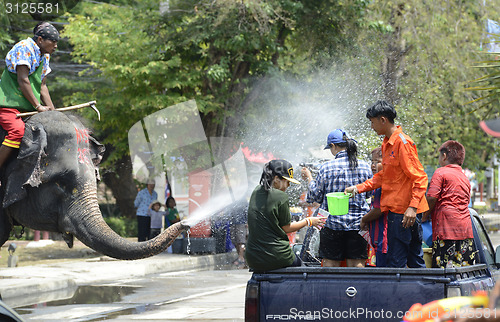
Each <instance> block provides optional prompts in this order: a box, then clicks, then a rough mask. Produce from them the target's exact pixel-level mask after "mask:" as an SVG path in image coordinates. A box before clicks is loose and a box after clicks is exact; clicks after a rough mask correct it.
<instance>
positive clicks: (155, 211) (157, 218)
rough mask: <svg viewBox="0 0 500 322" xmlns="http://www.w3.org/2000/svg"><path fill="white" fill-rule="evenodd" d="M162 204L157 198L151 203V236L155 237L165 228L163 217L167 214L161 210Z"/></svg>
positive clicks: (149, 212)
mask: <svg viewBox="0 0 500 322" xmlns="http://www.w3.org/2000/svg"><path fill="white" fill-rule="evenodd" d="M161 206H162V204H161V203H160V202H159V201H158V200H155V201H153V202H152V203H151V204H150V205H149V209H148V215H149V217H150V218H151V229H150V232H149V238H150V239H153V238H155V237H156V236H158V235H159V234H160V233H161V229H162V228H163V227H162V226H163V217H164V216H165V215H166V212H165V211H160V208H161Z"/></svg>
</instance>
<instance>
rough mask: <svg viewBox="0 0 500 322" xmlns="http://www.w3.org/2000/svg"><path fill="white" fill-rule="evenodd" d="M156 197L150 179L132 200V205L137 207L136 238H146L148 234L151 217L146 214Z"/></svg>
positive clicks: (153, 183)
mask: <svg viewBox="0 0 500 322" xmlns="http://www.w3.org/2000/svg"><path fill="white" fill-rule="evenodd" d="M157 199H158V194H157V193H156V191H155V181H154V180H152V179H150V180H148V182H147V184H146V188H144V189H142V190H141V191H139V192H138V193H137V196H136V197H135V200H134V206H135V208H137V212H136V215H137V240H138V241H140V242H141V241H145V240H148V238H149V235H150V229H151V228H150V227H151V217H149V215H148V209H149V205H150V204H151V203H152V202H153V201H155V200H157Z"/></svg>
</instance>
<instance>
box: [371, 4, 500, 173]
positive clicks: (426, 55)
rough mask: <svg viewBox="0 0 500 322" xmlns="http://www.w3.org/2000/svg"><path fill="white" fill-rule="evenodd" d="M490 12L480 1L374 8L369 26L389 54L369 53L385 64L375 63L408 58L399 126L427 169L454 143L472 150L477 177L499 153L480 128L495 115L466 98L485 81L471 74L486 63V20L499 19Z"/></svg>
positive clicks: (401, 80)
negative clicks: (470, 87)
mask: <svg viewBox="0 0 500 322" xmlns="http://www.w3.org/2000/svg"><path fill="white" fill-rule="evenodd" d="M491 5H492V4H491ZM487 6H488V3H486V7H483V3H482V2H481V3H480V2H477V1H452V2H450V1H433V2H432V3H430V2H422V1H416V0H415V1H406V2H405V3H394V2H392V1H385V0H382V1H375V2H373V3H372V5H371V6H370V11H369V20H370V21H374V23H371V25H370V26H371V27H372V28H371V29H369V32H368V34H367V37H371V38H374V39H380V40H381V41H382V42H381V44H382V46H381V47H380V48H379V50H377V49H376V48H374V47H373V42H368V48H367V50H368V51H369V54H374V53H375V54H376V55H377V56H378V58H376V59H374V62H375V63H378V62H380V61H382V60H383V58H387V57H388V58H390V59H394V58H397V55H400V54H402V55H401V57H399V58H398V59H399V60H398V65H397V67H398V68H400V69H399V70H396V73H399V74H398V75H397V76H398V77H397V82H398V83H397V91H398V96H399V97H398V98H399V102H398V104H397V110H398V115H399V122H400V123H401V124H402V125H403V128H404V130H405V131H406V132H407V133H408V134H409V135H410V136H411V137H412V138H413V139H414V140H415V141H416V143H417V147H418V150H419V157H420V159H421V161H422V163H424V165H437V156H438V155H437V152H436V151H437V149H438V148H439V146H440V145H441V144H442V143H443V142H444V141H446V140H451V139H452V140H458V141H460V142H461V143H462V144H463V145H464V146H465V148H466V151H467V154H466V159H465V164H464V167H468V168H471V169H475V170H477V169H481V168H484V167H485V166H487V163H488V162H489V159H490V156H492V155H493V154H494V153H497V152H498V146H497V145H496V144H495V143H494V141H493V140H491V138H490V137H488V136H487V135H486V134H485V133H484V132H483V131H481V130H480V128H479V126H478V123H479V121H480V120H482V119H484V118H485V117H486V116H487V115H488V111H487V109H477V107H478V106H479V105H476V104H471V105H467V104H466V103H467V102H469V101H471V100H473V99H475V98H476V97H477V96H475V95H474V93H473V92H470V91H469V92H467V91H464V87H465V84H466V83H467V82H468V81H469V80H471V79H475V78H477V77H478V71H477V70H476V69H473V68H470V67H469V66H471V65H473V64H474V62H475V61H477V60H478V55H477V49H478V48H479V47H480V42H481V37H482V35H483V29H484V24H483V18H484V13H486V12H495V11H494V9H493V8H488V7H487ZM385 25H392V27H393V28H394V32H392V33H391V32H388V31H389V30H387V29H386V30H384V28H375V27H374V26H385ZM391 37H392V38H391ZM394 37H399V38H400V39H399V40H398V41H399V43H400V44H402V48H404V49H405V50H406V52H404V53H402V52H398V51H397V50H399V48H391V47H390V45H389V44H392V43H394V42H391V40H394V39H393V38H394ZM363 39H364V40H366V38H363Z"/></svg>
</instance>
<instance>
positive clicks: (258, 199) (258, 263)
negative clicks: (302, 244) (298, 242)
mask: <svg viewBox="0 0 500 322" xmlns="http://www.w3.org/2000/svg"><path fill="white" fill-rule="evenodd" d="M290 182H293V183H297V184H300V182H299V181H297V180H295V179H294V178H293V167H292V164H291V163H290V162H288V161H286V160H271V161H269V162H268V163H266V164H265V166H264V170H263V172H262V176H261V179H260V184H259V185H258V186H257V187H256V188H255V190H254V191H253V193H252V196H251V197H250V202H249V205H248V241H247V247H246V252H245V257H246V262H247V264H248V267H249V268H250V269H253V270H254V271H269V270H273V269H278V268H283V267H288V266H300V265H301V261H300V259H299V258H298V257H297V256H296V255H295V254H294V253H293V251H292V248H291V247H290V243H289V241H288V236H287V233H291V232H294V231H297V230H299V229H301V228H302V227H305V226H315V227H322V226H323V225H324V223H325V220H326V218H325V217H307V218H305V219H302V220H301V221H297V222H291V220H292V217H291V215H290V206H289V204H288V195H287V194H286V193H285V190H286V189H287V188H288V186H289V185H290Z"/></svg>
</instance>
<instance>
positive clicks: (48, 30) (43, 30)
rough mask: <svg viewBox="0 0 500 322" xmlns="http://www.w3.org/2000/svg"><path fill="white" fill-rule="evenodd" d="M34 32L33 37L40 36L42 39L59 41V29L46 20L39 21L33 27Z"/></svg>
mask: <svg viewBox="0 0 500 322" xmlns="http://www.w3.org/2000/svg"><path fill="white" fill-rule="evenodd" d="M33 33H34V34H35V39H36V38H38V37H42V38H43V39H48V40H52V41H59V31H57V29H56V27H54V26H53V25H52V24H50V23H48V22H41V23H39V24H38V25H36V27H35V28H34V29H33Z"/></svg>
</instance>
